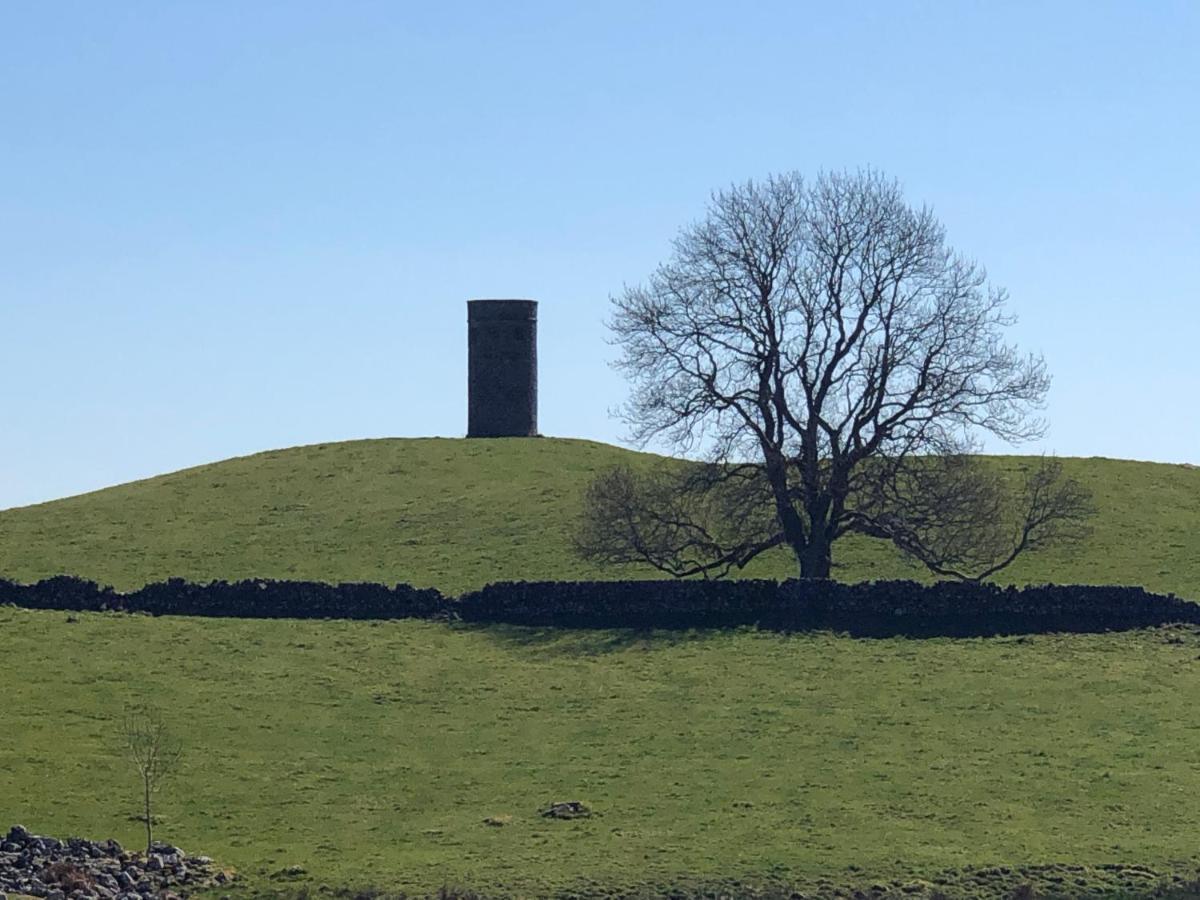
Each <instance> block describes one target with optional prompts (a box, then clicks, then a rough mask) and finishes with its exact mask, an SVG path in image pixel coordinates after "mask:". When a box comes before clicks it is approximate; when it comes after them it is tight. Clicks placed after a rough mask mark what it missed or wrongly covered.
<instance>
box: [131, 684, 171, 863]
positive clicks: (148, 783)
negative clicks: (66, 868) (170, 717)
mask: <svg viewBox="0 0 1200 900" xmlns="http://www.w3.org/2000/svg"><path fill="white" fill-rule="evenodd" d="M122 734H123V735H124V738H125V749H126V751H127V752H128V754H129V759H130V761H131V762H132V763H133V765H134V767H135V768H136V769H137V773H138V776H139V777H140V778H141V781H142V819H143V820H144V821H145V823H146V853H147V854H149V853H150V852H151V850H152V848H153V844H154V811H153V797H154V795H155V794H156V793H158V791H159V790H160V789H161V788H162V786H163V783H164V782H165V781H166V780H167V779H168V778H170V777H171V776H172V775H174V774H175V773H176V771H177V770H178V768H179V762H180V759H181V757H182V754H183V748H182V745H181V744H180V743H179V742H178V740H176V739H175V738H174V736H173V735H172V734H171V733H170V731H169V730H168V728H167V725H166V723H165V722H164V721H163V717H162V713H161V712H160V711H159V710H158V709H157V708H155V707H153V706H136V707H129V708H127V709H126V710H125V718H124V722H123V726H122Z"/></svg>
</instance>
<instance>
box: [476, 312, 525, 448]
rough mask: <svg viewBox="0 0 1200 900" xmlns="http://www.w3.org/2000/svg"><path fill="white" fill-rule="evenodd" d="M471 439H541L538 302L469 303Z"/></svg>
mask: <svg viewBox="0 0 1200 900" xmlns="http://www.w3.org/2000/svg"><path fill="white" fill-rule="evenodd" d="M467 394H468V396H467V437H532V436H534V435H536V434H537V301H536V300H468V301H467Z"/></svg>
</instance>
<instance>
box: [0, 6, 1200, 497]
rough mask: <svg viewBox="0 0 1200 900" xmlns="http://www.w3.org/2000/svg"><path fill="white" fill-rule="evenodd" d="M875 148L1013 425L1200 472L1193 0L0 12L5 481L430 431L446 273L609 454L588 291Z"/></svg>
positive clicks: (121, 474)
mask: <svg viewBox="0 0 1200 900" xmlns="http://www.w3.org/2000/svg"><path fill="white" fill-rule="evenodd" d="M868 165H869V166H874V167H877V168H879V169H882V170H883V171H885V172H886V173H888V174H890V175H893V176H895V177H896V178H898V179H899V180H900V181H901V183H902V184H903V186H904V189H905V192H906V196H907V197H908V198H909V199H910V201H912V202H913V203H914V204H921V203H927V204H929V205H931V206H932V207H933V208H934V210H935V212H936V213H937V214H938V216H939V217H940V218H941V220H942V221H943V223H944V224H945V225H946V227H947V230H948V234H949V237H950V240H951V242H952V243H953V244H954V246H955V247H957V248H958V249H959V250H961V251H963V252H964V253H966V254H968V255H970V256H972V257H974V258H976V259H978V260H979V261H981V262H983V263H984V264H985V265H986V266H987V267H988V270H989V273H990V275H991V278H992V280H993V282H994V283H996V284H998V285H1002V286H1004V287H1006V288H1007V289H1008V290H1009V292H1010V294H1011V306H1010V308H1011V310H1012V311H1013V312H1014V313H1016V314H1017V315H1018V316H1019V317H1020V323H1019V325H1018V326H1017V327H1016V328H1015V329H1014V330H1013V337H1014V339H1015V340H1016V341H1017V343H1018V344H1019V345H1020V346H1021V347H1022V348H1023V349H1028V350H1033V351H1037V352H1041V353H1044V354H1045V356H1046V359H1047V362H1048V366H1049V369H1050V371H1051V373H1052V374H1053V375H1054V384H1053V387H1052V389H1051V394H1050V397H1049V403H1048V406H1047V409H1046V415H1047V417H1048V418H1049V420H1050V423H1051V430H1050V433H1049V436H1048V437H1047V439H1046V441H1045V442H1044V443H1043V444H1040V445H1037V446H1035V447H1033V448H1032V449H1034V450H1041V449H1046V450H1050V451H1053V452H1057V453H1058V454H1060V455H1070V456H1091V455H1097V456H1112V457H1127V458H1135V459H1152V460H1161V461H1167V462H1191V463H1200V415H1198V414H1197V399H1198V398H1200V288H1198V285H1200V3H1196V2H1194V0H1187V2H1183V0H1181V2H1167V0H1164V2H1134V0H1130V2H1126V3H1119V4H1117V3H1103V2H1078V3H1069V2H1054V3H1045V2H1037V3H1021V2H1010V0H1004V2H1001V0H996V2H990V3H986V4H985V3H972V2H966V0H962V2H942V3H905V2H887V3H883V2H871V3H866V2H862V3H830V2H821V3H799V2H780V3H769V2H755V3H730V2H713V3H705V2H699V0H687V2H679V3H667V2H653V0H639V2H631V3H618V2H610V0H605V2H595V3H583V2H580V3H575V2H547V3H521V2H513V3H492V2H479V3H454V2H437V3H432V2H431V3H402V2H398V0H397V2H378V3H375V2H355V0H336V2H334V0H326V2H320V3H315V2H312V3H310V2H300V0H288V2H278V3H274V2H266V0H254V2H243V0H228V2H224V0H203V2H186V0H171V2H167V3H164V2H160V0H153V2H150V0H147V2H122V0H111V2H105V3H95V2H91V0H88V2H78V3H70V2H56V3H43V2H38V0H5V2H0V385H2V394H0V398H2V402H3V410H2V415H0V508H5V507H9V506H17V505H24V504H28V503H34V502H39V501H42V500H47V499H51V498H55V497H60V496H64V495H68V494H72V493H78V492H81V491H85V490H91V489H94V488H98V487H102V486H105V485H109V484H115V483H119V482H122V481H127V480H130V479H133V478H139V477H145V476H149V475H154V474H159V473H162V472H166V471H170V470H174V469H178V468H182V467H184V466H189V465H195V464H199V463H203V462H210V461H214V460H218V459H223V458H227V457H230V456H236V455H242V454H246V453H252V452H255V451H259V450H265V449H269V448H276V447H286V446H293V445H296V444H304V443H315V442H325V441H337V440H345V439H350V438H361V437H383V436H396V435H450V436H453V435H462V434H463V433H464V432H465V429H466V397H465V394H466V304H465V301H466V300H468V299H470V298H473V297H529V298H533V299H536V300H538V301H540V303H541V307H540V318H541V323H540V324H541V329H540V362H541V408H540V424H541V427H542V431H543V432H545V433H546V434H550V435H557V436H572V437H586V438H593V439H597V440H602V441H610V442H619V441H620V439H621V437H622V435H623V433H624V429H623V427H622V425H621V424H620V423H619V422H618V421H616V420H614V419H613V418H612V417H611V416H610V415H609V410H610V409H611V408H613V407H615V406H617V405H618V404H619V403H621V402H622V400H623V399H624V395H625V385H624V383H623V382H622V380H621V379H620V376H619V375H617V374H616V373H615V372H613V371H611V370H610V369H609V368H608V366H607V362H608V361H609V360H611V359H612V358H613V356H614V350H613V348H612V347H611V346H609V345H608V344H607V343H606V337H607V335H606V331H605V328H604V325H603V323H604V320H605V317H606V315H607V307H608V298H609V296H610V295H611V294H613V293H616V292H618V291H619V290H620V289H621V287H622V285H623V284H625V283H634V282H638V281H641V280H642V279H643V278H644V277H645V276H646V275H647V274H648V273H649V272H650V271H651V269H652V268H653V267H654V266H655V264H657V263H658V262H659V261H660V260H662V259H664V258H665V257H666V255H667V253H668V248H669V242H670V240H671V238H672V237H673V235H674V234H675V233H676V231H677V230H678V229H679V227H680V226H682V225H684V224H686V223H688V222H689V221H692V220H694V219H696V218H697V217H699V216H700V215H702V213H703V211H704V207H705V204H706V202H707V200H708V196H709V194H710V192H711V191H712V190H714V189H717V188H721V187H723V186H726V185H728V184H729V183H731V182H734V181H743V180H745V179H747V178H757V177H761V176H764V175H766V174H768V173H771V172H777V171H783V170H788V169H797V170H800V171H801V172H804V173H811V174H815V173H816V172H817V171H818V170H820V169H822V168H850V169H854V168H857V167H860V166H868ZM990 449H993V450H998V451H1005V450H1007V449H1008V448H1006V447H1004V446H992V447H991V448H990Z"/></svg>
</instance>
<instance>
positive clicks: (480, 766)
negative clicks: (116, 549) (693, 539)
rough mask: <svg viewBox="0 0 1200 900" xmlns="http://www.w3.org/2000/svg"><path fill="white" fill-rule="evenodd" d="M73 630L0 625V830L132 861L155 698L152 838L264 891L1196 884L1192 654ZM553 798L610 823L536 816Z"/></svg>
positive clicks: (1010, 646)
mask: <svg viewBox="0 0 1200 900" xmlns="http://www.w3.org/2000/svg"><path fill="white" fill-rule="evenodd" d="M77 618H78V621H77V622H74V623H71V622H68V621H67V616H66V614H63V613H59V612H31V611H27V610H17V609H13V608H3V607H0V659H2V661H3V669H4V671H5V672H6V673H10V674H9V675H8V676H6V678H5V682H6V683H5V697H4V703H2V704H0V735H4V737H5V739H4V740H3V741H0V823H12V822H22V823H23V824H25V825H27V826H29V827H30V828H32V829H34V830H39V831H42V832H44V833H54V834H59V835H65V834H75V833H82V834H87V835H92V836H96V837H101V836H108V835H113V836H115V837H117V838H118V839H120V840H122V841H123V842H126V843H128V844H131V845H134V846H136V842H137V840H138V837H139V833H140V825H139V824H138V823H137V822H135V821H133V819H132V817H133V816H134V815H136V811H137V805H138V798H139V794H138V789H137V783H136V779H135V777H134V774H133V772H132V770H131V768H130V766H129V765H128V763H127V762H126V760H125V759H124V758H123V756H122V754H121V751H120V738H119V729H118V723H119V720H120V714H121V710H122V704H123V703H125V702H126V701H136V700H140V699H149V700H151V701H153V702H155V703H157V704H160V705H162V706H164V707H165V709H166V715H167V719H168V721H169V723H170V724H171V725H172V727H173V728H174V729H175V730H176V732H177V733H178V734H179V735H180V736H181V737H182V739H183V742H184V744H185V746H186V748H187V751H188V752H187V757H186V764H185V767H184V769H183V772H182V774H181V776H180V777H179V778H178V779H177V780H175V781H174V782H172V783H171V784H170V786H169V787H168V788H167V789H166V790H165V791H164V793H163V794H162V796H161V799H160V801H159V803H160V806H159V809H160V812H161V814H162V816H163V819H164V821H163V823H162V825H161V828H160V834H161V836H162V837H163V838H165V839H169V840H172V841H175V842H178V843H180V844H182V845H183V846H185V847H186V848H188V849H189V850H191V851H192V852H204V853H207V854H209V855H212V856H214V857H217V858H218V859H219V860H221V861H222V862H223V863H225V864H227V865H233V866H236V867H237V868H238V869H239V870H240V871H242V872H243V873H244V874H245V875H246V876H247V878H248V885H249V887H251V888H255V889H258V890H267V889H268V888H269V886H270V885H273V884H278V882H275V881H272V879H271V877H270V876H271V873H273V872H277V871H279V870H280V869H283V868H284V867H286V866H290V865H296V864H298V865H302V866H304V867H305V868H306V869H307V871H308V874H307V876H306V877H305V878H304V879H302V881H303V883H305V884H309V885H313V886H315V885H318V884H321V883H326V884H332V885H349V886H354V887H363V886H367V885H375V886H378V887H384V888H388V889H397V888H406V889H434V888H437V887H438V886H439V885H441V884H443V883H444V882H449V883H451V884H459V885H467V886H473V887H476V888H488V889H491V888H493V887H495V886H497V885H503V886H505V887H507V888H509V889H510V890H513V891H514V892H515V893H517V894H520V895H525V896H528V895H532V894H539V893H542V892H550V891H556V890H562V889H564V888H568V887H571V886H579V885H585V884H587V883H589V882H591V883H596V884H606V885H613V884H618V885H619V884H629V883H631V882H643V883H644V882H647V881H650V882H657V883H660V884H661V883H668V882H678V881H680V880H684V879H692V880H700V881H703V880H705V879H711V878H718V877H721V878H747V879H756V878H763V877H773V878H778V879H788V880H797V881H801V882H804V881H810V882H811V881H813V880H814V879H817V878H821V877H833V878H835V879H836V878H843V879H844V878H847V877H850V876H851V875H854V874H856V873H857V874H858V875H859V876H861V877H864V878H868V879H871V878H883V879H888V878H897V879H901V880H908V879H912V878H914V877H922V876H924V877H928V876H929V875H930V874H931V873H936V872H939V871H941V870H944V869H946V868H950V867H961V866H966V865H984V866H997V865H1014V864H1042V863H1072V864H1079V865H1084V866H1099V865H1101V864H1107V863H1136V864H1145V865H1149V866H1151V867H1154V868H1158V869H1159V870H1160V871H1161V870H1164V869H1168V868H1170V867H1171V866H1172V865H1173V862H1172V861H1184V862H1187V863H1189V864H1191V865H1194V864H1196V863H1197V861H1198V860H1197V848H1196V843H1195V835H1196V833H1197V831H1198V830H1200V805H1197V803H1196V802H1195V798H1196V797H1197V796H1200V741H1198V740H1197V735H1198V733H1200V710H1197V707H1196V704H1195V703H1194V698H1195V697H1196V695H1197V693H1198V692H1200V665H1198V664H1197V662H1196V659H1197V654H1198V653H1200V634H1198V633H1196V632H1191V631H1186V630H1182V629H1171V630H1162V631H1146V632H1131V633H1125V634H1114V635H1071V636H1041V637H1027V638H1016V639H990V640H948V639H947V640H927V641H908V640H879V641H855V640H852V639H848V638H841V637H835V636H831V635H798V636H780V635H774V634H765V633H754V632H747V631H743V632H726V633H709V634H704V635H696V634H691V635H688V634H674V635H668V634H651V635H631V634H628V633H620V632H592V633H581V632H556V633H551V632H541V631H528V630H521V629H501V628H493V629H470V628H467V627H465V626H454V627H448V626H445V625H437V624H431V623H424V622H411V621H404V622H385V623H356V622H339V621H331V622H311V621H279V622H265V621H250V620H211V619H210V620H204V619H188V618H176V617H167V618H160V619H153V618H149V617H143V616H125V615H115V614H114V615H101V614H82V615H79V616H78V617H77ZM560 799H582V800H584V801H585V802H587V803H589V804H591V805H592V806H593V807H594V808H595V809H596V811H597V812H598V816H596V817H594V818H592V819H590V820H585V821H576V822H553V821H547V820H543V819H541V818H539V816H538V815H537V810H538V808H539V807H540V806H541V805H543V804H546V803H548V802H550V801H554V800H560ZM503 815H509V816H512V822H511V824H509V825H507V826H505V827H500V828H494V827H489V826H487V825H485V824H484V823H483V820H484V818H485V817H488V816H503ZM855 867H857V868H855ZM982 887H986V885H983V886H982ZM982 887H981V886H980V885H974V886H973V887H971V889H970V890H969V891H967V893H968V894H971V895H975V893H977V892H978V891H980V890H982ZM955 895H957V894H955Z"/></svg>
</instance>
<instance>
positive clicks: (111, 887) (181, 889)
mask: <svg viewBox="0 0 1200 900" xmlns="http://www.w3.org/2000/svg"><path fill="white" fill-rule="evenodd" d="M151 851H152V852H151V853H150V855H149V856H147V855H146V854H143V853H130V852H127V851H125V850H123V849H122V848H121V845H120V844H118V843H117V842H116V841H114V840H111V839H109V840H106V841H89V840H86V839H84V838H79V837H70V838H67V839H66V840H59V839H58V838H54V837H46V836H43V835H36V834H31V833H30V832H29V830H28V829H26V828H24V827H23V826H21V825H14V826H13V827H12V828H11V829H9V831H8V834H7V835H6V836H4V837H3V840H0V900H7V898H9V897H14V895H15V897H40V898H44V900H148V898H156V900H169V898H174V900H180V898H181V897H184V896H186V895H187V894H188V893H190V891H191V890H193V889H197V888H205V887H211V886H212V885H214V884H228V883H229V882H230V881H232V880H233V872H232V870H228V869H227V870H224V871H217V870H216V869H215V867H214V866H213V863H212V860H211V859H209V858H208V857H205V856H188V855H187V854H185V853H184V852H183V851H182V850H180V849H179V848H178V847H173V846H171V845H170V844H162V843H155V844H153V845H152V846H151ZM185 862H186V865H185ZM168 888H170V890H168ZM15 897H14V900H15Z"/></svg>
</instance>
